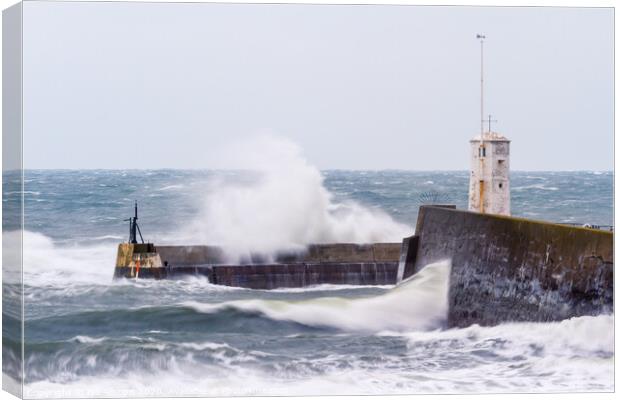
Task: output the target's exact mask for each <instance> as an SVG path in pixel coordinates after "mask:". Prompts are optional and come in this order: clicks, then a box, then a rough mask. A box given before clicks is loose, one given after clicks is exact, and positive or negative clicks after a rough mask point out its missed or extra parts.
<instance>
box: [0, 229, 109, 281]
mask: <svg viewBox="0 0 620 400" xmlns="http://www.w3.org/2000/svg"><path fill="white" fill-rule="evenodd" d="M22 238H23V273H24V283H25V284H27V285H35V286H42V285H60V286H63V285H72V284H76V283H98V284H102V283H103V284H109V282H110V281H111V279H112V272H113V267H114V261H115V258H116V246H113V245H109V244H101V245H93V246H75V247H71V246H68V247H59V246H56V245H55V244H54V242H53V241H52V239H51V238H49V237H47V236H45V235H43V234H40V233H36V232H30V231H24V232H23V236H22V232H21V231H9V232H3V233H2V240H3V243H4V250H5V251H6V252H7V253H8V254H7V256H8V258H9V259H10V260H12V261H10V262H9V265H11V266H12V267H11V268H10V269H9V271H13V273H11V274H10V276H7V278H9V279H10V280H15V281H19V280H20V279H21V277H20V270H19V265H20V262H19V260H20V253H21V247H20V242H21V240H22Z"/></svg>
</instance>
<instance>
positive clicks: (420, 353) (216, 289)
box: [3, 160, 614, 398]
mask: <svg viewBox="0 0 620 400" xmlns="http://www.w3.org/2000/svg"><path fill="white" fill-rule="evenodd" d="M293 161H294V162H292V164H291V165H290V167H289V168H271V167H270V166H266V167H264V168H259V169H257V170H26V171H25V172H24V192H23V194H24V199H25V205H24V212H25V226H24V228H25V230H24V232H23V246H24V269H23V299H24V303H25V304H24V318H25V322H24V329H25V330H24V360H25V362H24V365H23V373H24V380H25V385H24V388H23V389H24V392H23V394H24V396H25V397H28V398H58V397H62V398H70V397H127V396H129V397H146V396H259V395H260V396H273V395H339V394H347V395H372V394H422V393H443V394H448V393H450V394H452V393H513V392H526V393H538V392H574V391H592V392H601V391H602V392H609V391H613V390H614V380H613V372H614V341H613V339H614V325H613V315H600V316H596V317H579V318H572V319H568V320H564V321H559V322H552V323H506V324H502V325H499V326H494V327H481V326H478V325H472V326H469V327H466V328H453V329H448V328H446V326H445V318H446V312H447V285H448V277H449V268H450V266H449V264H447V263H438V264H432V265H429V266H427V267H426V268H425V269H424V270H422V272H421V273H420V275H419V276H415V277H414V278H412V279H410V280H408V281H405V282H403V283H402V284H400V285H398V286H347V285H319V286H313V287H307V288H294V289H277V290H272V291H265V290H250V289H240V288H230V287H222V286H216V285H212V284H210V283H209V282H208V280H206V279H205V278H197V277H188V278H186V279H180V280H164V281H153V280H146V279H137V280H136V279H131V280H117V281H114V280H113V279H112V275H113V268H114V264H115V256H116V249H117V245H118V243H120V242H123V241H127V239H128V234H129V232H128V231H129V223H128V222H127V221H126V219H127V218H129V217H131V216H133V213H134V202H135V201H137V203H138V213H139V219H138V223H139V226H140V232H141V234H142V236H143V237H144V239H145V240H146V241H151V242H154V243H155V244H156V245H157V244H181V243H183V244H213V245H220V246H222V247H224V249H225V250H226V251H227V254H228V255H229V257H230V259H231V260H232V261H234V259H236V258H238V257H241V256H243V254H245V253H247V252H256V251H259V252H264V253H270V252H274V251H278V250H281V249H292V248H303V247H304V246H305V245H307V244H310V243H329V242H357V243H369V242H381V241H400V240H401V239H402V237H405V236H409V235H412V234H413V233H414V231H415V222H416V218H417V212H418V208H419V206H420V205H422V204H427V203H432V202H441V203H451V204H455V205H456V206H457V207H458V208H461V209H466V208H467V191H468V179H469V174H468V172H467V171H437V172H416V171H399V170H385V171H346V170H319V169H317V168H315V167H313V166H312V165H309V164H308V163H307V162H305V161H304V160H297V161H295V160H293ZM3 178H4V181H3V204H4V215H5V218H4V221H3V222H4V225H5V226H4V230H3V241H4V245H5V253H6V251H7V250H6V249H7V248H10V246H11V244H14V245H16V246H17V245H19V243H20V242H19V241H20V238H21V237H22V234H21V232H20V231H19V230H18V228H19V225H17V224H16V223H15V221H13V220H11V218H9V214H10V213H11V212H16V211H17V209H15V208H13V207H14V206H15V199H17V198H19V196H20V195H21V193H20V191H19V190H17V191H16V190H13V189H14V187H13V186H14V184H15V183H16V182H19V177H18V176H16V175H14V174H13V175H12V174H10V173H7V174H5V175H4V177H3ZM12 185H13V186H12ZM510 185H511V209H512V214H513V215H514V216H519V217H525V218H532V219H539V220H545V221H551V222H558V223H570V224H579V225H583V224H590V225H599V226H611V225H613V212H614V210H613V172H610V171H587V172H585V171H576V172H574V171H571V172H543V171H539V172H519V171H514V172H512V173H511V182H510ZM7 246H8V247H7ZM9 272H10V271H9ZM20 278H21V274H19V273H17V274H11V273H8V272H7V271H6V270H5V274H4V282H3V296H4V299H5V300H4V302H5V307H4V310H3V361H4V369H5V370H4V372H5V375H4V378H5V380H9V381H10V380H12V379H13V380H15V381H16V380H18V379H19V378H20V376H21V368H19V365H18V364H17V363H16V362H15V360H16V358H17V357H18V356H19V353H20V351H21V349H20V345H19V337H18V336H17V337H16V334H15V332H16V331H15V330H12V329H11V327H13V328H15V327H18V326H19V315H18V314H16V313H15V312H11V307H10V305H11V304H10V301H11V298H13V299H15V297H16V296H19V294H20V290H21V286H20ZM13 305H15V304H13ZM18 308H19V307H17V309H18ZM13 310H15V308H13ZM17 332H18V331H17Z"/></svg>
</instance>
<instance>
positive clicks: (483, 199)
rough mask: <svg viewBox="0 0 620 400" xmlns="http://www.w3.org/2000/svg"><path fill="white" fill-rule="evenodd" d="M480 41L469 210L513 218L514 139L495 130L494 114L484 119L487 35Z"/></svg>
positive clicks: (471, 148) (471, 141)
mask: <svg viewBox="0 0 620 400" xmlns="http://www.w3.org/2000/svg"><path fill="white" fill-rule="evenodd" d="M476 38H477V39H480V134H479V135H477V136H476V137H474V138H473V139H472V140H470V141H469V143H470V176H469V211H476V212H480V213H487V214H500V215H510V140H508V139H507V138H506V137H505V136H503V135H501V134H500V133H498V132H494V131H492V130H491V123H492V122H495V121H494V120H492V119H491V116H490V115H489V117H488V119H486V120H485V119H483V112H484V62H483V60H484V58H483V56H484V39H485V36H484V35H477V36H476ZM485 122H486V123H487V127H486V129H485Z"/></svg>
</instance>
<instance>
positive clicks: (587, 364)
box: [25, 315, 614, 398]
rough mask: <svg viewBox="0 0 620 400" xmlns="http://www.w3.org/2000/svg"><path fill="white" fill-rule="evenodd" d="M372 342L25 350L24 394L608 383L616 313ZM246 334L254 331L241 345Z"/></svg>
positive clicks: (447, 389)
mask: <svg viewBox="0 0 620 400" xmlns="http://www.w3.org/2000/svg"><path fill="white" fill-rule="evenodd" d="M274 332H275V331H274ZM390 335H393V336H390ZM375 337H376V340H374V339H372V336H343V337H340V338H339V339H337V340H338V341H337V342H336V343H338V346H335V347H332V348H327V349H323V348H322V347H314V346H312V347H309V348H308V349H307V350H305V351H304V352H302V353H295V354H289V353H287V347H286V346H287V340H289V341H295V343H296V345H299V344H300V342H301V343H312V344H315V343H316V342H317V341H319V342H321V343H323V342H324V341H326V340H332V341H333V340H336V339H334V337H333V335H329V339H328V338H324V337H303V336H295V337H291V338H289V339H285V338H283V337H278V338H279V339H278V340H279V342H278V343H280V345H279V346H278V347H277V348H275V349H273V350H271V349H265V348H264V347H260V345H259V344H258V343H256V344H254V345H249V346H247V348H240V347H237V346H233V345H231V344H230V343H228V342H226V341H194V342H187V343H173V342H169V341H154V340H150V341H146V342H144V341H143V342H140V343H138V342H137V341H136V340H133V339H127V340H125V342H124V343H125V344H124V345H123V344H121V343H123V342H120V341H119V342H116V343H113V344H108V345H106V344H104V343H98V344H87V346H90V347H89V349H91V351H90V352H85V351H82V352H77V351H75V349H70V350H67V349H63V350H61V351H59V352H55V353H53V354H50V355H48V356H47V357H45V358H43V359H40V360H38V357H42V355H37V354H33V355H30V357H29V362H34V361H37V360H38V361H39V363H38V364H37V367H36V368H35V366H34V365H32V364H28V365H27V367H28V368H27V375H28V371H30V372H31V376H36V377H39V379H37V380H31V381H29V382H28V383H27V384H26V387H25V391H26V393H27V394H28V396H29V397H40V395H41V394H43V395H44V396H43V397H65V398H66V397H100V396H106V397H119V396H120V397H124V396H131V397H144V396H190V395H194V396H240V395H246V396H247V395H266V396H269V395H289V396H291V395H325V394H331V395H336V394H348V395H363V394H366V395H368V394H384V395H387V394H424V393H442V394H449V393H508V392H529V393H532V392H567V391H598V392H600V391H613V389H614V384H613V371H614V356H613V317H612V316H608V315H603V316H598V317H580V318H573V319H570V320H566V321H561V322H557V323H555V322H554V323H510V324H504V325H499V326H494V327H480V326H471V327H468V328H458V329H448V330H434V331H426V332H424V331H411V332H400V333H395V332H394V333H389V332H383V333H380V334H378V335H375ZM593 338H594V340H593ZM247 340H250V341H251V336H246V340H243V341H242V342H241V343H246V342H247ZM377 340H379V341H380V343H381V347H380V348H381V351H377V347H376V346H377V345H378V343H379V342H377ZM403 340H404V343H403ZM593 342H596V343H593ZM250 343H251V342H250ZM112 345H113V346H112ZM85 346H86V345H85ZM93 346H94V347H93ZM106 346H108V347H106ZM132 346H133V347H132ZM343 346H344V347H349V348H351V350H350V351H343V350H342V348H343ZM296 351H298V350H296ZM44 361H45V362H44ZM48 361H49V362H48ZM60 364H62V365H63V368H58V367H57V366H58V365H60ZM37 394H39V396H37Z"/></svg>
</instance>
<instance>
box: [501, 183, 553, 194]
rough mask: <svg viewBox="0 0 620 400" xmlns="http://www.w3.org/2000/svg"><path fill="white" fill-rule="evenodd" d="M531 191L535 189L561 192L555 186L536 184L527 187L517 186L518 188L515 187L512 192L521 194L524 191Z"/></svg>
mask: <svg viewBox="0 0 620 400" xmlns="http://www.w3.org/2000/svg"><path fill="white" fill-rule="evenodd" d="M529 189H535V190H548V191H554V192H555V191H557V190H560V189H559V188H557V187H555V186H545V185H543V184H535V185H526V186H517V187H513V188H512V190H514V191H517V192H520V191H523V190H529Z"/></svg>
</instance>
